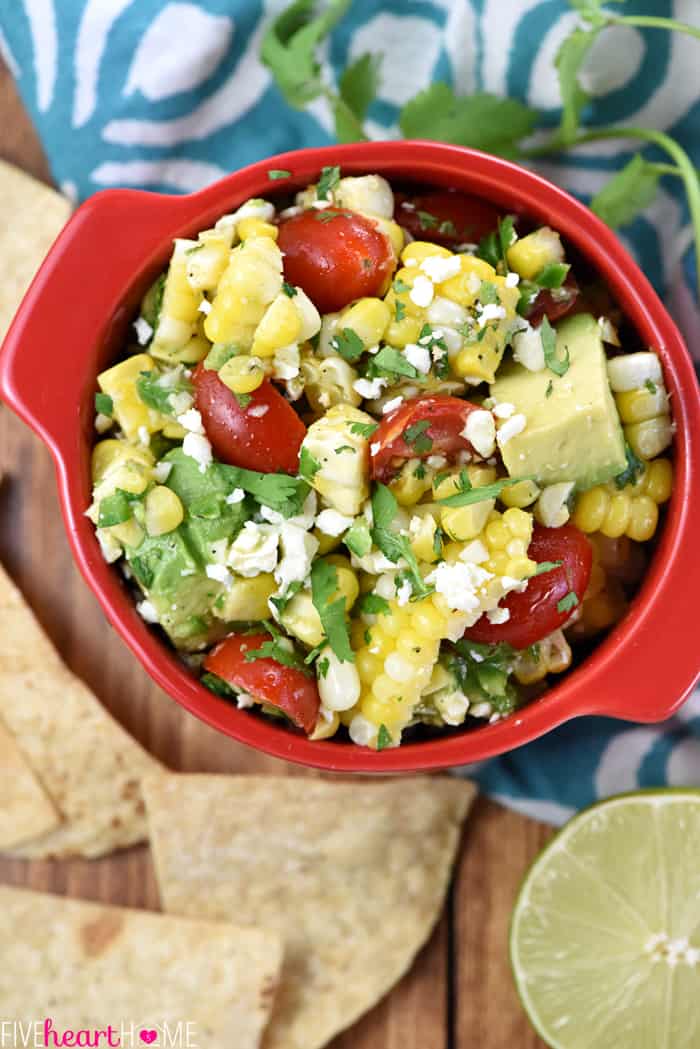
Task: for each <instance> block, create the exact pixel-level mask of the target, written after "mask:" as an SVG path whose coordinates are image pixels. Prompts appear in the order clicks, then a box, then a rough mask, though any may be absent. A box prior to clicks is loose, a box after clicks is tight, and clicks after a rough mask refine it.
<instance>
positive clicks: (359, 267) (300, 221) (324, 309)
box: [277, 208, 394, 313]
mask: <svg viewBox="0 0 700 1049" xmlns="http://www.w3.org/2000/svg"><path fill="white" fill-rule="evenodd" d="M279 230H280V231H279V238H278V241H277V243H278V244H279V246H280V250H281V251H282V253H283V255H284V276H285V279H286V280H288V281H289V283H290V284H298V285H299V287H301V288H303V289H304V291H305V292H306V294H307V295H308V296H309V298H310V299H311V300H312V302H313V303H314V304H315V306H316V308H317V309H318V310H319V311H320V312H321V313H334V312H336V311H337V310H341V309H342V308H343V306H347V304H348V303H349V302H354V300H355V299H361V298H363V297H364V296H366V295H381V294H383V293H384V291H385V289H386V287H387V284H388V282H389V279H390V277H391V274H392V272H393V269H394V252H393V250H392V247H391V244H390V243H389V240H388V238H387V237H386V236H385V235H384V234H383V233H381V232H380V231H379V230H378V229H377V227H376V226H375V224H374V223H373V222H372V220H371V219H369V218H365V216H364V215H358V214H357V212H354V211H339V210H337V209H336V208H324V209H323V210H322V211H316V210H315V209H314V208H310V209H309V210H308V211H304V212H302V213H301V215H294V216H293V217H292V218H290V219H286V221H284V222H282V223H281V224H280V228H279Z"/></svg>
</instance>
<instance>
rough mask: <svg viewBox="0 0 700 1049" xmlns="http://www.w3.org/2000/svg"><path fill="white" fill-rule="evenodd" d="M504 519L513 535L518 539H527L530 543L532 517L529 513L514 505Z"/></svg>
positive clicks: (507, 511)
mask: <svg viewBox="0 0 700 1049" xmlns="http://www.w3.org/2000/svg"><path fill="white" fill-rule="evenodd" d="M502 520H503V524H504V525H506V527H507V528H508V531H509V532H510V534H511V535H513V536H517V538H518V539H527V541H528V543H529V542H530V537H531V535H532V519H531V517H530V515H529V514H525V513H523V512H522V510H519V509H516V508H515V507H513V508H511V509H510V510H506V512H505V513H504V514H503V518H502Z"/></svg>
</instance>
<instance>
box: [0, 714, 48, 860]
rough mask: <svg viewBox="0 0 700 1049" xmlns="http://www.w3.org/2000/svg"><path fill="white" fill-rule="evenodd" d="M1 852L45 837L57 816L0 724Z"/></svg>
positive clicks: (15, 745)
mask: <svg viewBox="0 0 700 1049" xmlns="http://www.w3.org/2000/svg"><path fill="white" fill-rule="evenodd" d="M0 799H2V801H1V803H0V849H7V848H9V847H10V846H11V845H17V844H19V843H20V842H22V841H26V840H27V839H28V838H36V837H37V835H39V834H46V833H47V832H48V831H50V830H53V829H54V827H57V826H58V824H59V823H60V816H59V815H58V812H57V811H56V809H55V808H54V806H53V805H52V803H51V801H50V799H49V798H48V796H47V794H46V793H45V791H44V788H43V787H42V786H41V783H39V780H38V779H37V778H36V776H35V775H34V773H33V772H32V770H31V768H30V767H29V765H28V764H27V762H26V761H25V759H24V756H23V754H22V751H21V750H20V749H19V747H18V746H17V744H16V743H15V741H14V739H13V738H12V736H11V735H10V734H9V732H7V731H6V730H5V728H3V726H2V725H0Z"/></svg>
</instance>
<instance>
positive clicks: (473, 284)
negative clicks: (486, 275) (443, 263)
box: [467, 273, 481, 295]
mask: <svg viewBox="0 0 700 1049" xmlns="http://www.w3.org/2000/svg"><path fill="white" fill-rule="evenodd" d="M480 289H481V277H479V276H477V274H476V273H470V274H469V276H468V277H467V291H470V292H471V293H472V295H477V294H478V293H479V291H480Z"/></svg>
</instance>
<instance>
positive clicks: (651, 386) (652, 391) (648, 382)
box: [98, 379, 657, 415]
mask: <svg viewBox="0 0 700 1049" xmlns="http://www.w3.org/2000/svg"><path fill="white" fill-rule="evenodd" d="M644 385H645V386H646V388H647V390H648V391H649V393H650V394H651V395H652V396H653V395H654V394H655V393H656V390H657V386H656V383H655V382H654V381H653V379H645V380H644ZM98 396H99V395H98ZM100 410H101V409H99V408H98V411H100ZM104 414H105V415H109V412H105V413H104Z"/></svg>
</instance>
